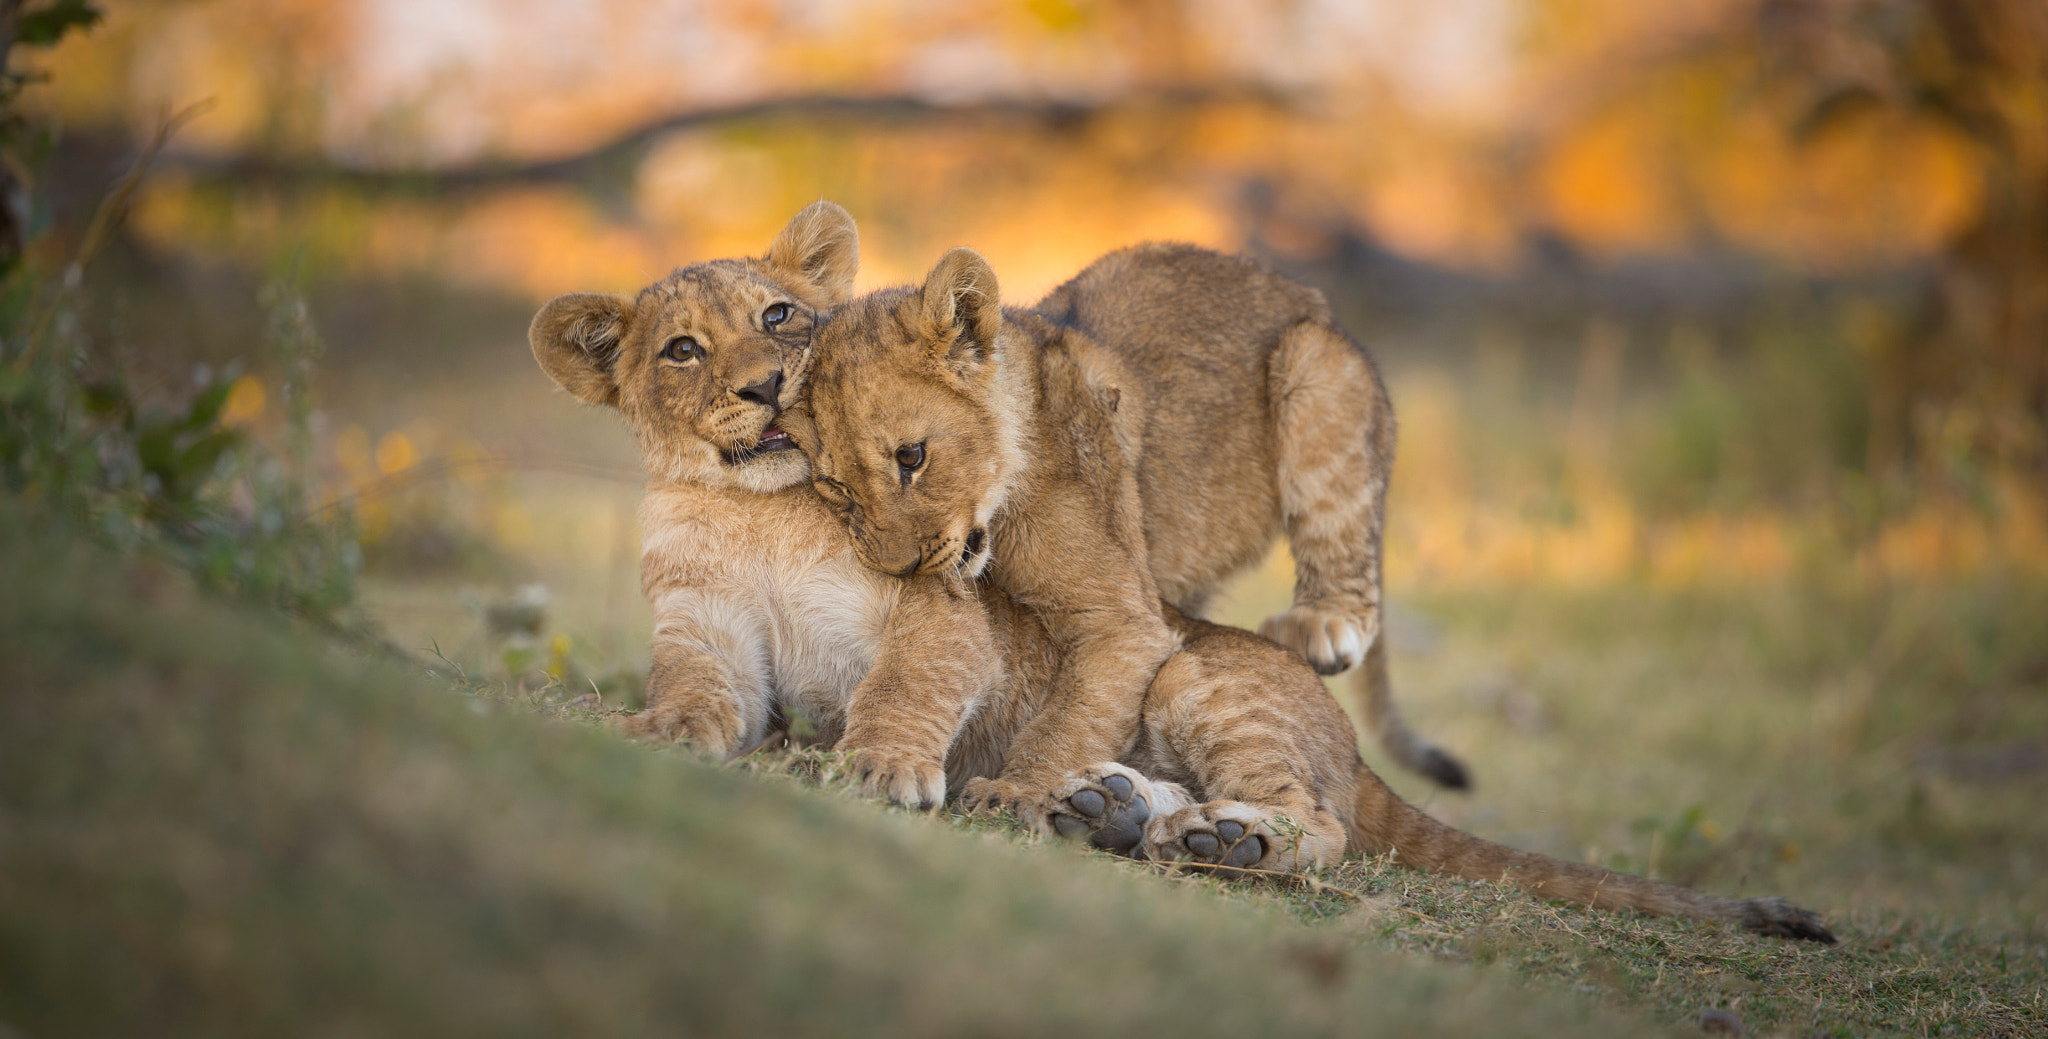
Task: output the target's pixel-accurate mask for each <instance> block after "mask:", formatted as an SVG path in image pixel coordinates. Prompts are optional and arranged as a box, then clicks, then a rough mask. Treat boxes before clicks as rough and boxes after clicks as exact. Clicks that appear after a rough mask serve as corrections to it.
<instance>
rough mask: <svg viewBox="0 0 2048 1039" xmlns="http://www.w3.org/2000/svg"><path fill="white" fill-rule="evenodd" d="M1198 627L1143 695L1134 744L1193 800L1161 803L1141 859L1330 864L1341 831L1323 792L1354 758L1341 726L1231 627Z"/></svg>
mask: <svg viewBox="0 0 2048 1039" xmlns="http://www.w3.org/2000/svg"><path fill="white" fill-rule="evenodd" d="M1197 630H1199V631H1202V632H1204V634H1200V635H1198V636H1197V637H1196V638H1194V639H1192V640H1190V642H1189V644H1188V647H1187V648H1186V649H1184V650H1183V651H1182V652H1180V653H1178V654H1176V655H1175V656H1174V657H1173V658H1172V659H1170V660H1168V661H1167V662H1166V664H1165V666H1163V667H1161V668H1160V669H1159V674H1158V676H1157V677H1156V678H1154V679H1153V682H1152V686H1151V688H1150V689H1149V690H1147V692H1146V696H1145V718H1144V726H1145V733H1144V737H1143V739H1142V740H1141V741H1140V746H1141V748H1153V749H1155V753H1158V754H1159V756H1160V757H1161V758H1162V759H1163V761H1164V762H1165V763H1167V764H1169V765H1170V768H1169V769H1168V770H1169V771H1170V772H1172V773H1175V774H1180V775H1185V776H1187V777H1189V778H1190V779H1191V780H1192V782H1191V783H1190V784H1189V786H1190V787H1191V788H1192V789H1193V791H1194V792H1195V794H1196V797H1194V798H1189V799H1188V800H1187V801H1185V802H1184V803H1182V804H1180V805H1178V806H1176V805H1173V804H1171V803H1168V802H1166V801H1164V800H1163V799H1162V801H1161V802H1160V803H1159V804H1158V805H1157V807H1156V808H1155V810H1154V811H1153V813H1152V816H1151V818H1150V820H1149V821H1148V822H1147V823H1146V824H1145V838H1144V842H1143V844H1142V850H1143V853H1144V857H1146V858H1151V859H1158V860H1161V861H1165V862H1173V861H1189V862H1196V863H1202V864H1205V865H1217V866H1230V867H1239V868H1257V869H1271V870H1297V869H1303V868H1306V867H1308V866H1312V865H1318V864H1324V863H1334V862H1336V861H1337V859H1338V858H1340V857H1341V856H1342V855H1343V853H1344V846H1345V833H1344V826H1343V823H1342V821H1341V820H1339V818H1338V817H1337V815H1336V814H1335V813H1334V812H1332V811H1331V810H1330V808H1329V804H1328V801H1327V797H1326V794H1332V793H1336V791H1325V790H1324V789H1323V787H1324V785H1325V784H1326V780H1328V779H1330V778H1333V777H1335V778H1341V777H1348V776H1349V775H1350V771H1349V770H1350V769H1351V768H1352V767H1353V763H1354V762H1356V761H1357V757H1358V755H1357V751H1356V750H1355V749H1354V742H1353V740H1354V737H1353V734H1352V730H1351V724H1350V722H1349V721H1348V720H1346V719H1345V717H1344V712H1343V711H1342V710H1341V709H1340V708H1338V706H1337V703H1336V701H1335V700H1332V699H1331V698H1330V694H1329V692H1328V691H1327V690H1325V689H1324V688H1323V684H1322V682H1320V681H1318V680H1317V679H1316V677H1315V676H1314V675H1313V674H1311V673H1309V671H1308V670H1307V669H1306V668H1303V667H1302V666H1301V663H1300V662H1299V661H1295V660H1290V659H1289V658H1288V657H1287V656H1286V654H1285V653H1284V652H1283V651H1281V650H1280V649H1278V648H1276V647H1274V646H1273V645H1271V644H1270V643H1266V642H1262V641H1260V640H1259V639H1255V638H1253V637H1252V636H1251V635H1249V634H1247V633H1245V632H1241V631H1236V630H1234V629H1226V628H1219V627H1216V626H1213V625H1204V626H1202V627H1201V628H1200V629H1197ZM1346 789H1347V790H1348V787H1346ZM1197 798H1199V799H1201V800H1197Z"/></svg>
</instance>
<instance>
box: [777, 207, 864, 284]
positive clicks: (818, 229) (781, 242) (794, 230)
mask: <svg viewBox="0 0 2048 1039" xmlns="http://www.w3.org/2000/svg"><path fill="white" fill-rule="evenodd" d="M768 264H769V265H770V266H772V267H778V268H781V269H782V270H783V271H784V272H786V273H788V274H792V275H795V276H796V277H797V278H798V279H799V280H801V281H803V282H804V283H806V284H808V285H809V286H810V287H811V290H812V291H811V293H810V297H809V298H808V299H806V300H805V302H807V303H809V304H811V305H812V306H814V307H817V308H818V309H820V310H830V309H833V308H835V307H839V306H843V305H845V303H846V301H847V300H850V299H852V298H853V276H854V275H856V274H858V273H860V228H858V227H855V226H854V224H853V214H851V213H848V212H847V211H846V210H844V209H841V208H840V207H839V205H838V204H837V203H833V202H826V201H824V200H822V199H821V200H819V201H817V202H813V203H811V204H810V205H808V206H805V207H804V208H803V212H800V213H798V214H797V215H795V216H793V217H791V218H790V220H789V223H788V224H786V225H784V227H783V228H782V233H781V234H779V235H776V236H775V242H774V244H773V245H770V246H769V247H768Z"/></svg>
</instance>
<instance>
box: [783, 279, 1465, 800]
mask: <svg viewBox="0 0 2048 1039" xmlns="http://www.w3.org/2000/svg"><path fill="white" fill-rule="evenodd" d="M1087 329H1093V330H1096V331H1098V332H1100V333H1101V334H1103V335H1105V336H1108V337H1109V338H1110V340H1111V341H1112V342H1113V343H1114V346H1112V345H1110V344H1106V343H1105V342H1103V341H1101V340H1098V339H1097V338H1096V337H1095V336H1094V335H1093V334H1090V332H1089V331H1086V330H1087ZM816 364H817V366H818V372H817V376H816V378H815V379H814V380H813V386H812V392H811V398H810V402H809V405H808V412H807V417H806V418H805V419H802V420H800V421H798V422H796V423H794V424H792V426H791V431H792V434H793V435H796V436H798V437H799V440H800V441H801V442H802V444H803V447H804V449H805V450H806V451H807V452H809V453H810V454H811V455H812V463H813V465H812V468H813V473H814V481H815V483H816V485H817V487H818V490H819V493H820V494H821V495H823V496H824V497H825V498H827V499H828V500H830V501H832V502H833V504H835V505H836V506H838V507H839V508H840V511H841V513H842V515H843V516H844V518H845V519H846V521H847V523H848V526H849V529H850V530H851V532H852V535H853V541H854V547H855V550H856V552H857V553H859V555H860V556H861V559H862V561H863V562H865V563H867V564H868V565H869V566H871V567H873V568H875V569H877V570H880V571H882V572H884V573H892V574H911V573H923V574H936V573H947V572H952V571H955V570H960V571H964V572H967V573H974V574H978V573H980V572H981V570H982V569H983V568H984V567H986V566H988V564H989V561H990V559H991V558H993V559H994V561H995V563H994V569H993V571H992V578H991V579H992V580H993V581H994V582H995V584H996V585H997V586H999V587H1000V588H1002V589H1003V590H1004V592H1006V593H1007V594H1009V595H1011V596H1013V597H1015V598H1017V599H1019V600H1021V601H1023V602H1025V603H1027V604H1029V605H1030V606H1031V607H1032V608H1034V609H1036V610H1037V611H1038V612H1039V613H1040V614H1041V615H1042V616H1043V618H1044V620H1045V624H1046V626H1047V628H1048V629H1050V630H1051V632H1052V633H1053V637H1054V638H1055V639H1057V640H1059V642H1060V644H1061V645H1062V647H1063V648H1064V649H1065V650H1066V651H1067V653H1068V654H1069V657H1068V661H1069V663H1068V669H1067V671H1068V677H1067V678H1066V679H1065V681H1064V683H1063V688H1062V690H1061V691H1060V693H1059V694H1058V696H1057V697H1056V700H1057V703H1058V704H1059V705H1060V706H1059V708H1058V709H1057V710H1054V711H1051V712H1048V713H1047V714H1046V715H1044V716H1041V718H1040V719H1039V720H1038V721H1037V722H1036V723H1035V724H1034V727H1033V729H1032V730H1031V731H1030V732H1029V733H1027V734H1026V738H1025V739H1024V740H1022V741H1021V742H1020V744H1019V747H1018V748H1017V750H1016V751H1015V752H1014V753H1013V755H1012V758H1011V761H1010V764H1009V766H1008V768H1007V769H1006V771H1005V773H1004V775H1003V776H1002V777H1001V780H1000V782H998V783H997V784H995V785H993V786H989V787H984V788H980V789H976V790H970V791H969V794H970V797H972V798H973V799H974V800H975V801H976V803H981V802H983V801H984V800H988V799H993V800H997V801H1003V802H1009V801H1016V800H1019V799H1022V798H1028V797H1030V796H1034V795H1036V794H1037V793H1038V792H1040V791H1041V790H1042V789H1044V788H1045V786H1046V785H1047V784H1050V783H1051V782H1053V781H1054V780H1055V779H1056V778H1057V776H1058V775H1060V774H1063V773H1065V772H1066V771H1068V770H1070V769H1072V768H1074V767H1078V766H1081V765H1085V764H1087V763H1088V762H1089V760H1090V759H1091V758H1093V759H1097V760H1099V759H1105V758H1112V757H1114V756H1115V755H1116V753H1117V752H1118V751H1119V750H1120V747H1119V746H1118V745H1116V744H1115V742H1114V741H1115V739H1116V738H1117V734H1119V733H1125V732H1129V731H1130V725H1131V723H1133V722H1134V721H1135V719H1136V713H1137V702H1138V699H1139V698H1140V697H1141V696H1142V693H1143V690H1144V688H1145V685H1146V683H1147V682H1149V681H1150V679H1151V676H1152V674H1153V673H1154V672H1155V671H1156V670H1157V669H1158V666H1159V665H1160V663H1162V662H1164V661H1165V659H1166V656H1167V654H1169V653H1171V652H1172V650H1173V648H1174V647H1175V646H1176V645H1177V640H1176V638H1175V636H1174V634H1173V633H1172V632H1171V631H1169V630H1168V627H1167V625H1166V624H1165V622H1164V621H1163V620H1162V619H1161V617H1160V612H1159V600H1160V599H1162V598H1163V599H1165V600H1166V601H1167V602H1169V603H1172V604H1173V605H1175V606H1176V607H1179V608H1180V609H1181V610H1182V611H1183V612H1187V613H1195V612H1198V611H1199V609H1200V607H1201V605H1202V604H1203V602H1204V600H1205V599H1206V598H1207V597H1208V596H1209V595H1210V594H1211V592H1213V590H1214V589H1215V588H1216V586H1217V585H1218V584H1220V583H1221V582H1222V581H1223V580H1225V579H1226V578H1228V577H1229V576H1230V575H1231V574H1233V573H1234V572H1236V571H1237V570H1240V569H1242V568H1243V567H1244V566H1246V565H1248V564H1249V563H1251V562H1252V561H1254V560H1256V559H1257V558H1258V557H1259V556H1260V555H1261V554H1262V553H1263V552H1264V551H1265V548H1266V546H1267V544H1268V543H1269V542H1270V541H1271V539H1272V537H1273V534H1274V533H1275V532H1276V530H1277V529H1279V528H1281V527H1282V526H1283V525H1284V527H1285V528H1286V529H1287V531H1288V533H1289V535H1290V538H1291V540H1292V543H1293V545H1294V549H1295V554H1296V557H1297V560H1298V564H1297V569H1298V581H1297V591H1296V598H1297V605H1296V607H1295V608H1294V609H1292V610H1290V611H1288V613H1286V614H1283V615H1282V616H1281V617H1280V618H1277V619H1276V620H1275V621H1274V622H1271V623H1270V624H1269V632H1270V633H1272V634H1274V635H1277V636H1279V637H1280V640H1281V641H1282V642H1283V644H1288V645H1291V646H1293V647H1294V648H1296V649H1298V650H1302V651H1304V652H1305V654H1306V655H1307V656H1308V657H1309V659H1310V660H1311V661H1316V660H1318V658H1321V662H1322V665H1323V666H1321V667H1319V668H1318V669H1319V670H1329V669H1331V668H1333V667H1337V666H1342V665H1344V664H1348V663H1354V662H1358V661H1359V659H1360V657H1361V656H1362V658H1363V662H1364V663H1366V664H1367V665H1368V666H1367V668H1366V675H1367V677H1368V681H1367V683H1366V684H1367V692H1368V696H1367V697H1366V700H1367V706H1368V717H1369V718H1370V719H1372V720H1373V722H1374V723H1375V726H1376V727H1377V728H1378V729H1379V730H1380V735H1381V736H1382V739H1383V742H1385V743H1387V744H1388V745H1389V746H1390V748H1391V749H1393V750H1394V751H1395V752H1396V757H1397V758H1398V759H1399V760H1401V761H1402V762H1403V763H1404V764H1406V765H1408V766H1409V767H1413V768H1416V769H1418V770H1419V771H1424V772H1426V773H1428V774H1431V775H1432V776H1433V777H1434V778H1436V779H1437V780H1438V781H1439V782H1443V783H1445V784H1447V785H1453V786H1462V785H1463V784H1464V773H1463V769H1462V768H1461V767H1459V766H1458V765H1457V763H1456V762H1454V761H1451V760H1450V759H1449V758H1448V757H1446V756H1444V755H1442V754H1441V753H1440V752H1438V751H1436V750H1435V749H1434V748H1431V747H1429V746H1428V745H1427V744H1426V743H1423V742H1422V741H1421V740H1419V739H1417V738H1415V737H1414V736H1413V734H1412V733H1409V732H1408V730H1407V729H1406V727H1405V726H1404V725H1402V724H1400V721H1399V718H1398V715H1396V714H1395V713H1394V712H1393V710H1392V708H1391V704H1390V703H1388V702H1387V698H1386V695H1385V693H1386V683H1385V681H1384V678H1385V653H1384V651H1383V650H1382V649H1380V648H1378V647H1379V639H1378V638H1377V624H1378V621H1377V615H1378V606H1379V528H1380V520H1379V504H1380V502H1381V501H1382V500H1383V497H1384V494H1385V488H1386V473H1387V468H1388V466H1389V465H1390V464H1391V452H1392V425H1391V422H1392V420H1391V417H1390V415H1389V413H1388V409H1387V405H1386V397H1385V394H1384V392H1383V391H1382V390H1381V389H1380V385H1379V381H1378V377H1377V376H1376V375H1375V374H1374V371H1373V369H1372V366H1371V364H1370V362H1369V361H1368V360H1367V359H1366V357H1365V355H1364V353H1363V352H1362V351H1360V350H1359V349H1358V348H1357V347H1356V346H1355V345H1353V344H1352V343H1351V341H1350V340H1349V339H1348V338H1345V337H1344V336H1343V335H1342V333H1341V332H1339V331H1337V330H1336V329H1335V327H1334V326H1333V325H1332V324H1331V323H1330V320H1329V314H1328V310H1327V307H1325V306H1324V305H1323V303H1322V299H1321V297H1320V296H1319V295H1318V294H1316V293H1315V292H1314V291H1312V290H1309V289H1306V288H1304V287H1302V286H1299V285H1296V284H1294V283H1293V282H1289V281H1287V280H1286V279H1283V278H1279V277H1277V276H1274V275H1271V274H1268V273H1265V272H1263V271H1260V270H1259V269H1258V268H1257V267H1256V266H1255V265H1253V264H1251V263H1249V262H1248V261H1243V260H1237V259H1233V258H1230V257H1224V256H1219V255H1218V254H1215V253H1210V252H1206V251H1203V250H1198V249H1193V248H1192V247H1185V246H1146V247H1140V248H1138V249H1135V250H1126V251H1124V252H1120V253H1113V254H1111V255H1110V256H1108V257H1105V258H1104V259H1102V260H1100V261H1097V262H1096V263H1095V264H1093V265H1091V266H1090V267H1089V268H1088V269H1087V270H1084V271H1083V272H1082V273H1081V274H1080V275H1079V276H1077V277H1076V278H1075V279H1074V280H1073V281H1071V282H1069V283H1068V284H1067V285H1064V286H1062V287H1060V288H1059V289H1057V290H1055V291H1054V292H1053V293H1052V295H1050V296H1049V297H1048V298H1047V299H1046V300H1045V302H1044V303H1043V304H1041V305H1040V306H1039V307H1038V308H1037V309H1035V310H1030V311H1023V310H1009V311H1006V310H1005V309H1004V308H1003V307H1002V306H1001V301H1000V292H999V289H998V286H997V281H996V276H995V272H994V271H993V270H991V269H990V268H989V266H988V264H987V262H986V261H984V260H983V259H982V258H981V257H980V256H979V255H977V254H975V253H974V252H973V251H971V250H967V249H955V250H953V251H952V252H950V253H948V254H947V255H946V256H945V257H944V258H943V259H941V260H940V261H939V263H938V265H937V266H936V267H934V268H933V269H932V271H931V273H930V275H929V276H928V277H927V278H926V280H925V283H924V285H923V287H922V288H921V289H915V290H913V289H897V290H885V291H883V292H880V293H876V294H874V295H871V296H868V297H866V298H864V299H862V300H859V301H856V302H854V303H852V304H849V306H848V307H847V308H845V309H844V310H843V311H841V313H840V316H838V317H835V319H834V320H833V321H831V322H829V323H828V324H827V325H826V326H825V327H824V328H823V329H822V330H821V332H820V342H819V348H818V356H817V361H816ZM1204 423H1209V424H1208V425H1204ZM1105 445H1112V446H1114V448H1115V449H1116V450H1119V451H1122V452H1124V453H1125V454H1126V455H1127V456H1128V457H1129V458H1131V459H1133V460H1135V464H1133V465H1131V466H1129V467H1126V468H1125V469H1124V470H1123V477H1122V482H1121V484H1119V485H1116V486H1109V485H1102V486H1099V487H1098V486H1096V485H1095V484H1094V483H1091V480H1092V479H1093V477H1092V475H1091V474H1092V473H1093V472H1094V471H1096V470H1099V469H1101V468H1102V467H1103V466H1104V465H1105V464H1107V459H1106V458H1105V457H1104V454H1103V452H1104V451H1105V450H1107V449H1108V448H1107V447H1106V446H1105ZM1276 474H1277V475H1276ZM1311 618H1313V619H1314V622H1313V623H1309V619H1311ZM1347 618H1348V619H1347ZM1354 622H1355V623H1354Z"/></svg>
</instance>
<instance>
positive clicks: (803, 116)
mask: <svg viewBox="0 0 2048 1039" xmlns="http://www.w3.org/2000/svg"><path fill="white" fill-rule="evenodd" d="M1300 101H1301V99H1300V98H1298V97H1297V96H1295V95H1294V94H1292V93H1288V92H1285V91H1281V90H1277V89H1274V88H1271V87H1267V86H1262V85H1256V84H1243V85H1238V84H1233V85H1219V86H1212V87H1185V88H1178V87H1177V88H1166V89H1157V90H1145V91H1136V92H1129V93H1125V94H1122V95H1120V96H1118V97H1116V98H1113V99H1110V100H1105V101H1100V102H1075V101H1062V100H1055V99H1048V98H992V99H989V100H985V101H975V102H966V103H948V104H942V103H939V102H935V101H931V100H927V99H925V98H921V97H916V96H911V95H897V96H877V97H854V96H841V95H829V94H814V95H797V96H792V97H783V98H773V99H769V100H765V101H756V102H749V103H745V104H738V105H731V106H726V107H719V108H704V109H694V110H690V111H685V112H675V113H670V114H667V115H663V116H660V117H658V118H655V119H651V120H649V121H647V122H645V123H643V124H641V125H639V126H636V127H634V128H632V129H630V130H628V131H626V132H625V133H623V134H620V135H618V136H616V137H614V138H612V139H611V140H609V141H605V142H603V143H601V144H598V145H595V146H593V147H591V148H588V149H585V150H582V151H578V152H574V153H572V154H569V155H563V156H559V157H555V158H547V159H533V160H516V159H482V160H478V161H475V162H468V163H461V164H454V165H447V166H435V167H413V168H390V169H377V168H364V167H356V166H349V165H345V164H342V163H337V162H334V161H332V160H328V159H322V158H316V157H302V156H280V155H268V154H258V153H247V154H206V153H199V152H173V153H167V154H165V155H164V156H162V157H161V158H160V159H159V166H160V168H163V169H167V170H174V171H178V172H181V173H184V174H185V175H187V176H190V177H193V178H195V179H199V180H203V181H213V182H232V183H236V184H256V185H271V186H285V187H289V186H292V185H295V184H301V183H304V184H312V183H321V184H338V185H341V186H346V187H351V188H356V189H360V190H367V191H378V190H398V191H405V192H410V193H424V194H449V193H456V192H461V191H466V190H471V189H475V188H484V187H498V186H506V185H515V184H577V183H584V182H588V181H591V180H595V179H600V178H603V177H605V176H606V175H607V174H610V173H612V172H613V171H618V170H622V169H631V168H632V167H634V166H636V165H637V163H638V161H639V159H640V158H641V157H643V156H644V155H646V153H647V152H648V150H649V149H650V148H652V147H653V146H654V145H655V144H656V143H657V142H659V141H660V140H661V139H662V138H663V137H666V136H668V135H669V134H673V133H677V132H680V131H685V130H692V129H698V128H702V127H713V126H721V125H729V124H734V123H745V122H751V121H758V120H780V119H790V120H842V121H847V122H855V123H861V124H868V125H889V124H904V123H920V122H951V121H959V122H986V121H1003V120H1007V121H1014V122H1020V123H1031V124H1037V125H1041V126H1043V125H1050V126H1055V127H1061V126H1079V125H1082V124H1085V123H1087V122H1088V121H1090V120H1093V119H1096V118H1098V117H1100V116H1103V115H1107V114H1110V113H1114V112H1128V111H1147V110H1154V111H1187V110H1194V109H1201V108H1206V107H1211V106H1217V105H1226V104H1239V105H1244V104H1249V105H1256V106H1260V107H1263V108H1267V109H1272V110H1288V109H1291V108H1294V107H1295V106H1297V105H1298V104H1299V103H1300ZM76 136H79V135H76V134H74V137H76ZM81 143H82V144H84V146H85V147H88V148H95V149H97V148H98V147H103V146H104V145H105V143H106V142H84V141H82V142H81Z"/></svg>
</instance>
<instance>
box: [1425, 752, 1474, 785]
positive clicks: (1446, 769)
mask: <svg viewBox="0 0 2048 1039" xmlns="http://www.w3.org/2000/svg"><path fill="white" fill-rule="evenodd" d="M1415 771H1417V772H1420V773H1422V774H1423V775H1424V776H1426V777H1428V778H1429V779H1430V780H1431V781H1432V782H1434V783H1436V785H1438V786H1440V787H1443V788H1444V789H1446V790H1467V791H1469V790H1471V789H1472V777H1471V775H1470V774H1469V773H1467V772H1466V771H1465V765H1464V763H1463V762H1461V761H1459V760H1458V759H1457V758H1454V757H1452V756H1450V755H1449V754H1446V753H1444V752H1443V751H1442V750H1439V749H1437V748H1436V747H1430V748H1428V749H1427V750H1426V751H1425V752H1424V753H1423V755H1422V760H1420V761H1418V762H1416V763H1415Z"/></svg>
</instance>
